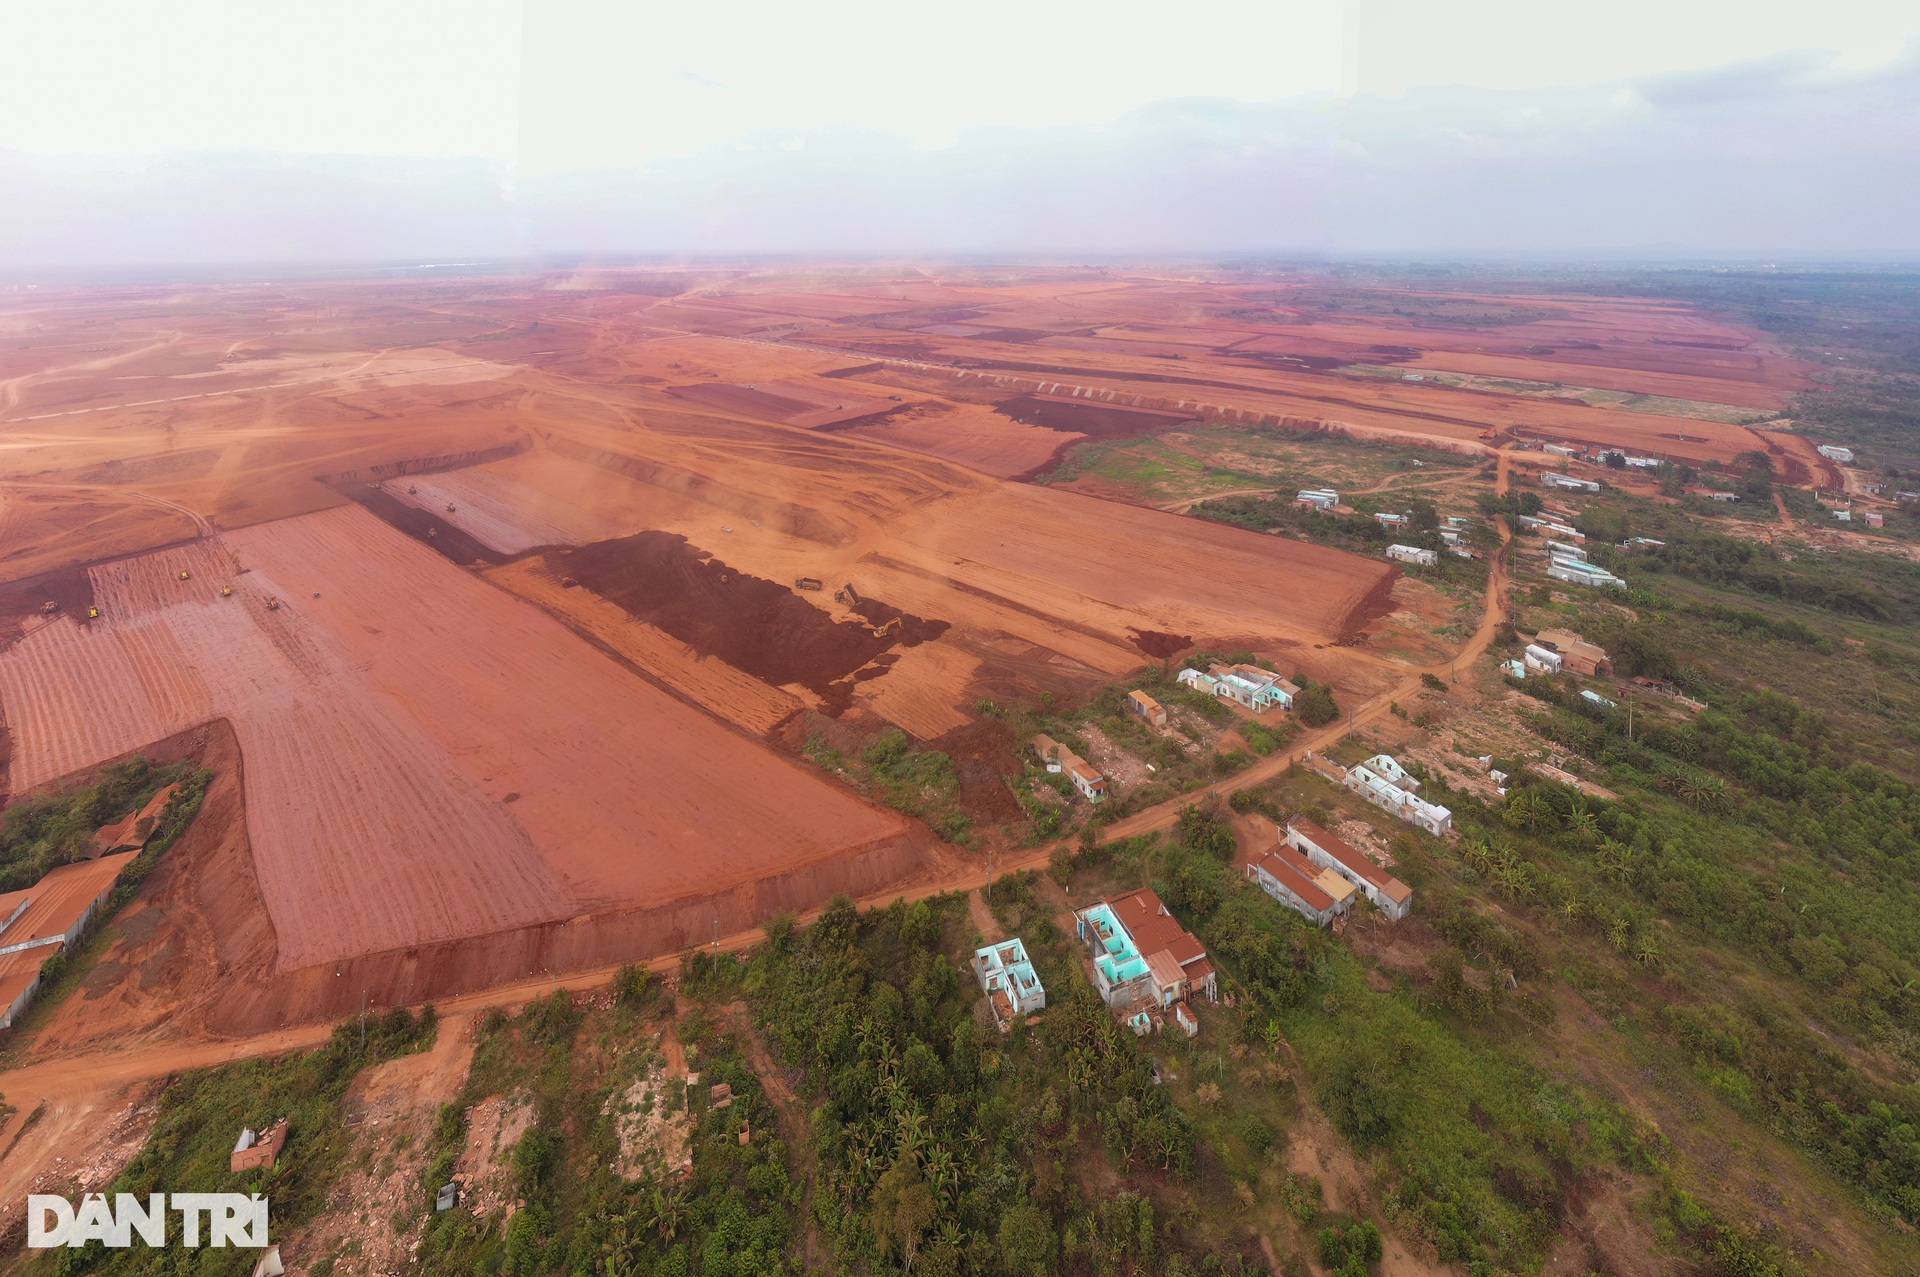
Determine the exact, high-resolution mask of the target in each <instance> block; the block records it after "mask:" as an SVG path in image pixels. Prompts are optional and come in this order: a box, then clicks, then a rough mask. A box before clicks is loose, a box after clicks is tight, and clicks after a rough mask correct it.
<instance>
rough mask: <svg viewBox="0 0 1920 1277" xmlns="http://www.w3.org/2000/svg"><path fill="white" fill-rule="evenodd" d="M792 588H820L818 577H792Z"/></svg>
mask: <svg viewBox="0 0 1920 1277" xmlns="http://www.w3.org/2000/svg"><path fill="white" fill-rule="evenodd" d="M793 588H794V589H796V590H817V589H819V588H820V578H819V577H817V576H796V577H794V578H793Z"/></svg>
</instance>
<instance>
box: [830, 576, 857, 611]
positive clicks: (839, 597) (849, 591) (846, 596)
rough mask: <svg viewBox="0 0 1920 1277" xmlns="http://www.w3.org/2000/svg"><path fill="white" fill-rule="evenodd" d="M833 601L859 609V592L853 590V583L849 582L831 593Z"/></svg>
mask: <svg viewBox="0 0 1920 1277" xmlns="http://www.w3.org/2000/svg"><path fill="white" fill-rule="evenodd" d="M833 601H834V602H835V603H844V604H846V605H847V606H848V607H859V606H860V591H858V590H856V589H854V588H853V582H851V581H849V582H847V583H846V584H845V585H843V586H841V587H840V588H839V589H837V590H835V591H834V592H833Z"/></svg>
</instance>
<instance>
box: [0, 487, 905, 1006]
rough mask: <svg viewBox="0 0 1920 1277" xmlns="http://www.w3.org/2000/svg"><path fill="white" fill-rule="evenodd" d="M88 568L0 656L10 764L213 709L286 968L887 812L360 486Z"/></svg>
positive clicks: (747, 867)
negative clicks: (228, 741) (85, 589)
mask: <svg viewBox="0 0 1920 1277" xmlns="http://www.w3.org/2000/svg"><path fill="white" fill-rule="evenodd" d="M243 567H244V569H245V570H244V571H241V570H240V569H241V568H243ZM182 570H187V571H190V572H191V573H192V575H191V578H190V579H189V580H187V581H180V580H178V572H179V571H182ZM91 575H92V577H93V583H94V591H95V596H96V598H97V599H98V600H99V605H100V609H101V614H102V615H101V618H100V620H99V621H96V622H91V623H81V622H77V621H74V620H71V619H64V618H63V619H62V620H60V621H57V622H55V623H54V624H51V625H47V626H43V627H41V628H39V629H37V630H35V631H34V633H32V634H30V635H28V636H27V637H26V638H24V639H23V640H22V641H21V642H19V643H18V644H16V645H15V646H13V647H12V648H10V649H8V650H7V651H6V652H5V653H0V698H3V699H4V703H5V704H6V706H7V708H8V717H9V722H10V727H11V730H12V734H13V740H14V761H13V775H14V780H13V787H14V788H15V789H16V790H19V789H24V788H27V787H30V786H33V785H38V784H43V783H45V782H47V781H49V780H52V779H54V778H56V777H58V776H60V775H63V774H65V773H67V772H70V771H75V770H78V769H79V768H81V767H84V766H86V765H88V764H91V763H93V762H96V761H98V760H100V759H103V758H108V757H112V756H114V755H117V754H121V753H124V752H126V751H127V750H129V749H132V748H135V747H137V746H138V745H140V744H141V743H143V742H144V741H148V740H152V739H154V738H156V737H159V736H164V735H168V734H171V733H173V732H176V731H179V730H181V729H183V728H185V727H187V726H190V725H192V724H193V723H196V722H201V721H205V720H206V719H208V718H211V717H216V716H218V717H224V718H227V719H228V720H229V721H231V722H232V723H233V724H234V727H235V731H236V734H237V736H238V738H239V741H240V745H241V748H242V750H243V752H244V754H245V757H246V759H247V773H248V789H249V802H248V822H249V827H250V834H251V842H252V844H253V847H254V852H255V862H256V868H257V872H258V875H259V879H260V885H261V893H262V896H263V898H264V900H265V901H266V906H267V910H268V913H269V914H270V916H271V917H272V918H273V921H274V929H275V932H276V934H277V936H278V939H279V961H280V965H281V967H282V969H285V968H288V967H296V966H305V965H309V964H312V963H317V962H323V961H331V960H336V959H340V958H345V957H350V956H353V955H356V954H362V953H368V952H374V951H379V950H385V949H394V948H402V947H407V946H415V945H421V944H428V943H433V942H437V941H446V940H453V939H459V938H462V937H466V936H473V935H479V934H486V933H490V932H497V931H502V930H509V929H512V928H516V927H521V926H525V925H527V924H530V923H538V922H545V921H549V920H554V919H559V918H565V917H570V916H573V915H575V914H580V913H584V912H591V911H595V910H604V909H609V908H613V907H616V906H621V907H625V906H631V905H633V904H635V903H644V904H660V903H665V902H667V901H670V900H673V899H676V898H680V897H684V896H689V895H696V894H703V893H708V892H712V891H718V890H724V889H726V888H728V887H730V886H732V885H734V884H737V883H740V882H744V881H750V880H752V879H754V878H756V877H760V876H765V875H769V874H774V873H777V872H780V871H782V870H785V869H788V868H791V867H792V866H794V865H796V864H804V863H806V862H808V861H811V860H815V859H819V858H821V857H826V856H832V855H835V854H838V853H846V852H852V851H857V850H859V849H861V848H864V847H867V846H869V845H872V844H875V843H878V842H882V841H886V840H890V839H894V838H897V837H899V836H900V835H901V834H902V833H903V832H904V829H905V826H904V822H902V821H901V820H900V819H899V818H898V817H897V816H895V815H893V814H892V813H889V812H885V811H883V810H881V809H877V808H874V807H871V806H870V805H868V804H866V803H864V802H861V801H859V800H857V799H854V798H852V797H851V796H848V795H846V794H844V793H842V792H840V791H838V790H836V789H834V788H833V787H831V786H830V785H828V784H826V783H825V782H824V781H822V780H820V779H818V778H816V777H815V776H813V775H810V774H809V773H807V772H806V771H803V770H802V769H801V768H799V767H798V766H796V765H795V764H793V763H790V762H787V761H785V760H783V759H781V758H778V757H777V756H775V755H772V754H770V753H768V752H767V751H765V750H764V749H762V748H760V747H758V746H754V745H752V744H750V743H748V742H746V741H744V740H742V739H741V738H739V737H737V736H735V735H733V734H732V733H730V732H728V731H726V730H725V729H723V728H720V727H718V726H716V725H714V724H713V723H712V722H711V720H709V719H707V718H706V717H705V716H704V715H701V714H699V713H698V712H696V711H694V710H692V709H690V708H688V707H687V706H686V705H684V704H683V703H682V702H680V701H679V700H677V699H674V698H672V697H670V696H668V695H666V694H664V693H662V692H660V691H658V690H656V689H655V688H654V687H653V686H651V685H650V684H648V683H646V682H644V681H642V680H639V679H636V678H634V677H632V676H631V675H629V674H627V673H625V672H623V671H621V670H620V669H619V668H618V667H617V666H615V665H613V664H612V663H610V662H608V661H607V660H606V659H605V658H604V657H602V656H601V655H600V654H598V653H597V652H595V651H594V650H593V649H592V648H590V647H588V646H586V645H585V644H583V643H581V642H580V641H579V640H578V639H576V638H575V637H573V636H572V635H571V634H569V633H567V632H566V631H565V630H564V629H562V628H561V627H559V626H557V625H555V624H554V623H553V622H552V621H550V620H549V619H547V618H546V617H545V616H543V615H541V614H540V613H539V612H538V611H536V610H535V609H533V608H530V607H528V606H526V605H525V604H521V603H517V602H515V601H514V600H512V599H511V598H509V597H508V596H507V595H505V594H502V593H501V592H499V591H497V590H495V589H493V588H491V587H489V586H487V585H485V584H484V583H482V582H479V581H477V580H475V579H474V578H472V577H470V576H468V575H466V574H464V573H462V572H460V571H458V570H457V569H455V568H453V567H451V566H450V565H448V564H447V563H446V562H445V561H444V560H443V559H441V558H440V557H439V556H437V555H435V554H434V553H433V552H432V551H430V550H428V549H425V548H423V547H421V546H418V545H416V544H415V543H413V542H411V541H409V540H407V539H406V538H405V537H403V536H401V535H399V534H398V533H395V532H393V531H392V530H390V529H388V528H387V527H385V526H384V525H383V524H381V523H379V522H378V521H377V520H376V519H374V518H373V517H372V516H371V515H368V514H366V513H365V512H364V511H362V510H360V509H358V508H357V507H346V508H343V509H339V510H335V511H330V512H327V513H324V514H317V515H310V516H305V517H302V518H299V519H294V520H286V521H281V522H277V523H273V524H265V525H261V526H259V527H255V528H250V529H246V530H244V531H240V532H236V533H230V534H227V535H226V536H225V537H224V538H222V540H221V542H220V543H219V544H213V545H205V544H203V545H196V546H192V547H187V548H183V549H179V550H171V551H162V552H160V553H158V554H155V555H150V556H144V557H142V558H139V559H134V560H128V561H123V562H119V563H112V564H107V565H104V566H102V567H99V568H95V569H93V570H92V573H91ZM222 585H231V586H232V587H233V589H234V594H233V596H232V597H230V598H222V597H220V596H219V594H218V589H219V587H220V586H222ZM316 589H317V590H318V591H319V593H320V597H319V598H317V599H316V598H313V597H311V596H312V593H313V591H315V590H316ZM270 596H271V597H279V598H282V599H284V600H286V602H285V604H284V605H283V606H282V607H281V608H280V609H278V610H275V611H269V610H267V609H266V607H265V606H264V603H265V600H266V599H267V598H268V597H270ZM476 635H484V636H485V637H486V639H487V641H486V642H484V643H482V642H476V641H475V636H476ZM452 653H458V654H459V659H457V660H450V659H449V655H450V654H452ZM82 705H84V706H88V707H89V709H88V711H87V712H86V713H83V714H80V715H78V716H76V715H74V714H73V713H71V712H70V711H71V710H72V709H73V708H74V707H77V706H82Z"/></svg>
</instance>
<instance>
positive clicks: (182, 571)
mask: <svg viewBox="0 0 1920 1277" xmlns="http://www.w3.org/2000/svg"><path fill="white" fill-rule="evenodd" d="M192 578H193V573H191V572H189V571H187V570H186V569H185V568H181V569H180V579H181V580H182V581H188V580H191V579H192Z"/></svg>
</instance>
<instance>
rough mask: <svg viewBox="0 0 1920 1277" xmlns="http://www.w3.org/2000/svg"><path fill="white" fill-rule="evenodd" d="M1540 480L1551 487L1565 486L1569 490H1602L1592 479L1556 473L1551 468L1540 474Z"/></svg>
mask: <svg viewBox="0 0 1920 1277" xmlns="http://www.w3.org/2000/svg"><path fill="white" fill-rule="evenodd" d="M1540 482H1541V483H1542V484H1544V485H1545V486H1547V487H1549V488H1564V489H1565V490H1566V491H1568V492H1598V491H1600V485H1599V484H1597V483H1595V482H1594V481H1593V480H1592V479H1576V478H1574V477H1573V476H1572V475H1570V474H1556V473H1554V472H1553V471H1551V470H1548V471H1545V472H1543V473H1542V474H1541V475H1540Z"/></svg>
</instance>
